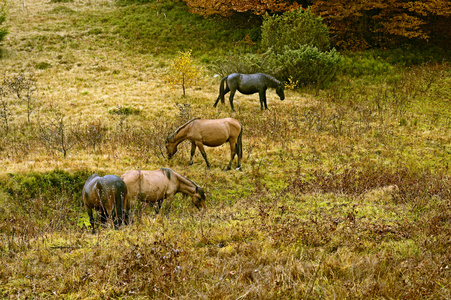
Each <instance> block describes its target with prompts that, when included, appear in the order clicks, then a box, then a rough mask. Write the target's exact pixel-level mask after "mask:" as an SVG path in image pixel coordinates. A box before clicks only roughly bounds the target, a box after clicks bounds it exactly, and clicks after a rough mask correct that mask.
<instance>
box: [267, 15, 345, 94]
mask: <svg viewBox="0 0 451 300" xmlns="http://www.w3.org/2000/svg"><path fill="white" fill-rule="evenodd" d="M262 47H263V48H264V49H265V50H266V52H265V54H264V55H263V57H264V60H265V61H267V62H266V63H265V65H266V69H268V70H271V71H269V72H268V73H272V74H273V75H275V76H276V77H277V78H278V79H280V80H288V81H289V82H290V85H293V86H297V87H301V86H305V85H314V86H316V87H324V86H326V85H327V84H328V83H329V82H331V81H332V80H334V79H335V77H336V75H337V74H338V72H339V70H340V63H341V56H340V54H339V53H338V52H337V51H336V50H335V49H332V50H330V51H328V50H329V47H330V43H329V34H328V29H327V26H326V25H324V24H322V19H321V18H320V17H316V16H315V15H313V13H312V12H311V11H310V10H309V9H307V10H305V11H303V10H302V9H300V10H297V11H290V12H286V13H284V14H283V15H280V16H271V17H269V16H266V17H265V20H264V21H263V25H262Z"/></svg>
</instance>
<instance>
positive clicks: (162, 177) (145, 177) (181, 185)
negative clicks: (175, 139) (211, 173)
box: [121, 168, 205, 213]
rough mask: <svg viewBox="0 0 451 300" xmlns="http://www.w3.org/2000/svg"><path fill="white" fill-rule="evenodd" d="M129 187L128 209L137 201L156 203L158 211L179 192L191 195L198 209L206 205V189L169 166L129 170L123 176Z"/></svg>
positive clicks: (126, 200) (126, 205)
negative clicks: (149, 169)
mask: <svg viewBox="0 0 451 300" xmlns="http://www.w3.org/2000/svg"><path fill="white" fill-rule="evenodd" d="M121 178H122V179H123V180H124V182H125V184H126V185H127V188H128V194H127V197H126V199H125V208H126V211H130V208H131V206H133V204H134V203H135V202H136V201H137V199H138V197H139V198H140V199H141V201H144V202H147V203H152V204H156V205H155V212H156V213H158V212H159V211H160V208H161V204H162V203H163V200H164V199H168V201H171V200H172V197H174V195H175V194H177V193H179V192H180V193H183V194H185V195H189V196H191V198H192V201H193V203H194V205H195V206H196V208H197V209H201V208H202V207H205V193H204V190H203V189H202V188H201V187H200V186H198V185H197V184H195V183H194V182H193V181H191V180H189V179H188V178H186V177H184V176H182V175H180V174H178V173H177V172H174V171H173V170H171V169H168V168H161V169H159V170H155V171H135V170H132V171H128V172H126V173H124V175H122V176H121Z"/></svg>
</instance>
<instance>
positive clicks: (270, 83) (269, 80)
mask: <svg viewBox="0 0 451 300" xmlns="http://www.w3.org/2000/svg"><path fill="white" fill-rule="evenodd" d="M265 77H266V85H267V86H269V87H271V88H274V89H275V88H277V87H279V85H280V81H279V80H277V79H275V78H274V77H272V76H269V75H266V76H265Z"/></svg>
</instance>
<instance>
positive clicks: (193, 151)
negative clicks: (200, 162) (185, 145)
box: [188, 141, 196, 166]
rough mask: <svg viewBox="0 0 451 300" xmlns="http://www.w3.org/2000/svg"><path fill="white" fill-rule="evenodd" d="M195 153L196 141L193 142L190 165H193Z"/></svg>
mask: <svg viewBox="0 0 451 300" xmlns="http://www.w3.org/2000/svg"><path fill="white" fill-rule="evenodd" d="M194 153H196V143H195V142H193V141H192V142H191V158H190V160H189V164H188V165H189V166H191V165H192V164H193V157H194Z"/></svg>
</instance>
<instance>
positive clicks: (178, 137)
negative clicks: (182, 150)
mask: <svg viewBox="0 0 451 300" xmlns="http://www.w3.org/2000/svg"><path fill="white" fill-rule="evenodd" d="M190 126H191V124H188V125H186V126H185V127H183V128H180V130H179V131H178V132H177V133H176V134H175V135H174V137H173V141H172V142H173V143H175V145H178V144H180V143H181V142H183V141H184V140H185V139H186V135H187V134H188V130H189V127H190Z"/></svg>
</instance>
